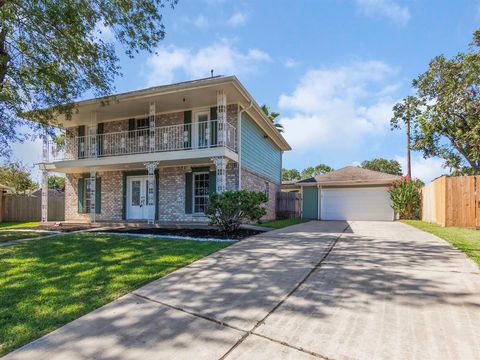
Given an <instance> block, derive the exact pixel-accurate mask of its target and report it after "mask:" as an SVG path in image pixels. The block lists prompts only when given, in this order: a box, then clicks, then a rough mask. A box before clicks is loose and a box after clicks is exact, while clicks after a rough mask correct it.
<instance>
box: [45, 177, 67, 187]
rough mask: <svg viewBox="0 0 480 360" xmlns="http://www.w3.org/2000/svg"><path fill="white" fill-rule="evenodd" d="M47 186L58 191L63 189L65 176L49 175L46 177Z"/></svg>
mask: <svg viewBox="0 0 480 360" xmlns="http://www.w3.org/2000/svg"><path fill="white" fill-rule="evenodd" d="M48 188H49V189H54V190H58V191H64V190H65V178H64V177H63V176H58V175H50V176H49V177H48Z"/></svg>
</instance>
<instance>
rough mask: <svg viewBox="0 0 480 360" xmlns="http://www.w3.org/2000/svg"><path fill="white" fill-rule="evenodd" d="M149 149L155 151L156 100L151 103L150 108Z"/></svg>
mask: <svg viewBox="0 0 480 360" xmlns="http://www.w3.org/2000/svg"><path fill="white" fill-rule="evenodd" d="M149 110H150V111H149V116H148V121H149V142H148V143H149V150H150V152H155V102H151V103H150V109H149Z"/></svg>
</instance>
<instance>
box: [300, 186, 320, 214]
mask: <svg viewBox="0 0 480 360" xmlns="http://www.w3.org/2000/svg"><path fill="white" fill-rule="evenodd" d="M303 218H304V219H318V189H317V187H316V186H304V187H303Z"/></svg>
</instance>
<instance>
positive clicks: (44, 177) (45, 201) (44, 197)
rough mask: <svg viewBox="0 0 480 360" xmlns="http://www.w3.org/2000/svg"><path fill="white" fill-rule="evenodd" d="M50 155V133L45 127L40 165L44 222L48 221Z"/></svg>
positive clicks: (42, 218) (42, 217) (42, 219)
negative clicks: (47, 166) (47, 164)
mask: <svg viewBox="0 0 480 360" xmlns="http://www.w3.org/2000/svg"><path fill="white" fill-rule="evenodd" d="M48 155H49V154H48V131H47V127H45V128H44V133H43V135H42V164H41V165H40V168H41V170H42V207H41V208H42V214H41V221H42V222H47V221H48V170H47V169H46V168H45V164H46V163H48V161H49V156H48Z"/></svg>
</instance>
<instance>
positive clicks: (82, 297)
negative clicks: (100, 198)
mask: <svg viewBox="0 0 480 360" xmlns="http://www.w3.org/2000/svg"><path fill="white" fill-rule="evenodd" d="M228 244H229V243H225V242H200V241H188V240H172V239H161V238H154V237H152V238H149V237H133V236H122V235H99V234H65V235H58V236H55V237H52V238H50V239H45V240H42V241H29V242H25V243H21V244H18V245H12V246H7V247H0V274H2V276H1V277H0V356H2V355H5V354H6V353H8V352H10V351H12V350H14V349H16V348H18V347H20V346H22V345H24V344H26V343H28V342H30V341H32V340H35V339H37V338H39V337H41V336H43V335H45V334H47V333H49V332H51V331H53V330H55V329H57V328H58V327H60V326H62V325H64V324H66V323H68V322H70V321H72V320H74V319H77V318H79V317H80V316H82V315H84V314H86V313H89V312H90V311H93V310H95V309H97V308H99V307H101V306H103V305H105V304H107V303H109V302H110V301H113V300H114V299H116V298H118V297H120V296H122V295H124V294H126V293H128V292H130V291H132V290H134V289H136V288H138V287H140V286H142V285H144V284H146V283H148V282H150V281H152V280H155V279H157V278H159V277H162V276H164V275H166V274H168V273H170V272H172V271H174V270H176V269H178V268H180V267H183V266H186V265H188V264H189V263H191V262H193V261H195V260H198V259H200V258H202V257H204V256H206V255H209V254H211V253H213V252H215V251H217V250H219V249H221V248H223V247H225V246H227V245H228Z"/></svg>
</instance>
